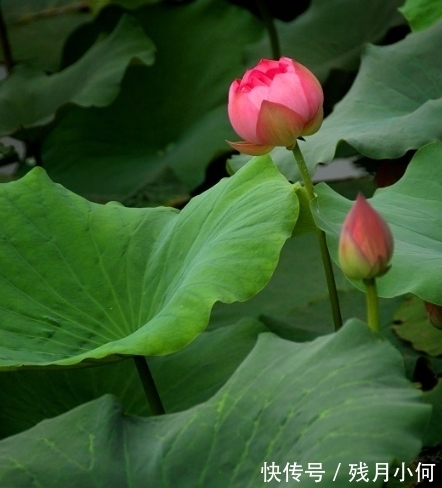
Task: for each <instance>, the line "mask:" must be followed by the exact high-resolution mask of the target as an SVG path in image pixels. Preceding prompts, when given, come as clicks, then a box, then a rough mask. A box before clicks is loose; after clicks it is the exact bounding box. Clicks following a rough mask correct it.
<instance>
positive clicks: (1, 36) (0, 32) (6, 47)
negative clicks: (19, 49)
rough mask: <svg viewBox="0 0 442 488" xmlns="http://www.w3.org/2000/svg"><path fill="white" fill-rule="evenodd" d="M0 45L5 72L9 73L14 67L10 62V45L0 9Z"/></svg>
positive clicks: (11, 61)
mask: <svg viewBox="0 0 442 488" xmlns="http://www.w3.org/2000/svg"><path fill="white" fill-rule="evenodd" d="M0 44H1V46H2V51H3V57H4V61H5V66H6V70H7V72H8V73H9V72H10V71H11V69H12V66H13V65H14V62H13V60H12V51H11V45H10V44H9V39H8V32H7V30H6V23H5V19H4V18H3V12H2V9H1V7H0Z"/></svg>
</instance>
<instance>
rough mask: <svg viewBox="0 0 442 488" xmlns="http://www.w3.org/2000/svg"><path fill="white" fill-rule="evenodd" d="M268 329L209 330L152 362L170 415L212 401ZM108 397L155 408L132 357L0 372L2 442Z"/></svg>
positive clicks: (246, 324) (252, 324) (144, 409)
mask: <svg viewBox="0 0 442 488" xmlns="http://www.w3.org/2000/svg"><path fill="white" fill-rule="evenodd" d="M261 332H268V329H267V328H266V327H265V326H264V325H263V324H262V323H260V322H259V321H257V320H254V319H245V320H241V321H240V322H238V323H236V324H232V325H229V326H226V327H220V328H218V329H217V330H214V331H204V332H203V333H202V334H200V335H199V336H198V337H197V338H196V339H195V340H194V341H193V342H191V343H190V344H189V345H188V346H186V347H184V348H183V349H181V350H179V351H177V352H175V353H173V354H167V355H165V356H155V357H149V358H147V360H148V363H149V367H150V370H151V372H152V375H153V377H154V379H155V384H156V386H157V389H158V391H159V394H160V397H161V400H162V402H163V405H164V408H165V410H166V412H168V413H170V412H176V411H179V410H184V409H186V408H190V407H192V406H194V405H196V404H198V403H201V402H203V401H207V400H209V398H210V397H211V396H213V395H214V394H215V393H216V392H217V391H218V390H219V389H220V388H221V386H223V385H224V383H225V382H226V381H227V380H228V379H229V378H230V376H231V375H232V374H233V373H234V371H235V370H236V368H237V367H238V366H239V365H240V364H241V362H242V361H243V360H244V358H245V357H246V356H247V355H248V354H249V352H250V351H251V350H252V349H253V347H254V345H255V343H256V339H257V337H258V334H260V333H261ZM105 393H112V394H114V395H116V396H117V397H119V399H120V401H121V403H122V406H123V408H124V410H125V411H126V412H128V413H132V414H137V415H148V414H149V412H150V410H149V405H148V403H147V402H146V396H145V393H144V390H143V388H142V385H141V382H140V379H139V376H138V373H137V369H136V367H135V363H134V362H133V361H132V360H130V359H128V360H125V361H118V362H116V363H108V364H105V365H100V366H94V367H91V368H61V369H54V370H48V369H43V368H40V369H38V370H19V371H8V372H2V373H1V374H0V438H4V437H7V436H10V435H13V434H17V433H19V432H22V431H24V430H26V429H29V428H31V427H33V426H34V425H35V424H37V423H38V422H40V421H42V420H44V419H45V418H50V417H55V416H56V415H61V414H62V413H65V412H67V411H68V410H70V409H72V408H74V407H77V406H79V405H81V404H82V403H85V402H88V401H91V400H94V399H96V398H98V397H100V396H102V395H104V394H105Z"/></svg>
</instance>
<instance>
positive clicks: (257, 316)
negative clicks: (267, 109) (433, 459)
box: [0, 0, 442, 488]
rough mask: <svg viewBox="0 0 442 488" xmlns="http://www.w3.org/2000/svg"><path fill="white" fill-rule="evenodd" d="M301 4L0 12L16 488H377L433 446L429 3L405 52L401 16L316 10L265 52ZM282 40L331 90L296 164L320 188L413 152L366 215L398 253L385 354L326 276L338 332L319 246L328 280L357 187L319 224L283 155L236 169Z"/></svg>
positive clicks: (3, 392)
mask: <svg viewBox="0 0 442 488" xmlns="http://www.w3.org/2000/svg"><path fill="white" fill-rule="evenodd" d="M234 3H235V4H234ZM288 3H290V2H283V1H277V2H271V0H263V1H262V2H260V5H261V6H260V9H259V15H256V14H257V8H258V7H256V5H255V3H253V6H251V2H245V1H241V0H232V2H230V1H228V0H193V1H192V0H190V1H179V0H170V1H169V0H168V1H157V0H84V1H75V0H35V1H32V2H31V1H28V0H0V8H1V12H0V13H1V14H2V19H3V20H4V22H5V25H6V36H3V37H0V43H2V47H3V49H4V50H6V49H5V48H7V47H8V44H9V47H10V50H11V55H12V61H13V63H12V64H13V65H14V66H13V67H12V69H10V70H9V68H10V67H9V66H7V67H6V68H8V69H6V73H5V77H6V79H5V80H3V81H1V82H0V113H1V117H0V135H14V136H15V137H17V138H18V139H19V140H21V141H22V142H23V143H24V146H25V147H24V151H23V153H24V154H23V155H22V154H21V153H20V154H18V153H15V152H14V150H13V149H11V148H8V147H6V146H7V145H8V144H9V143H10V142H9V140H5V141H0V166H6V165H9V163H10V162H12V161H18V162H19V164H18V167H17V168H16V169H14V168H12V169H11V168H10V167H9V166H8V169H9V172H5V173H4V174H3V173H1V174H0V181H7V180H12V182H9V183H5V184H3V183H2V184H0V437H1V439H2V440H1V441H0V486H1V487H5V488H13V487H14V488H15V487H26V488H31V487H33V486H36V487H37V486H38V487H42V486H45V487H51V486H54V487H55V486H56V487H66V488H69V487H77V486H96V487H101V486H102V487H105V486H106V487H112V486H115V487H118V488H119V487H122V486H146V483H147V484H148V485H149V486H150V485H151V486H155V487H156V486H158V487H160V486H161V487H165V488H167V487H169V486H174V487H175V486H178V485H179V486H180V488H181V487H183V488H195V487H199V486H200V487H209V488H210V487H220V488H221V487H223V488H224V487H232V488H244V487H247V486H250V487H252V486H253V487H258V486H267V485H269V486H276V485H278V486H279V485H280V483H278V482H276V481H275V480H273V481H271V482H269V483H267V482H265V478H264V473H263V472H262V471H261V468H262V467H263V466H264V463H267V466H269V465H271V463H272V462H274V463H276V464H277V465H279V467H280V469H281V475H280V476H279V477H280V478H281V479H282V481H281V483H282V484H284V483H285V473H284V471H283V469H284V467H285V466H286V464H287V463H290V464H291V465H293V463H295V462H296V463H299V464H301V465H302V467H303V469H304V470H306V469H308V465H309V463H321V464H322V468H323V469H324V471H325V473H324V474H323V479H322V481H321V486H322V485H324V486H333V485H336V486H340V487H341V486H350V485H351V486H353V485H354V484H355V483H357V481H356V480H353V482H352V481H350V479H351V476H350V464H351V463H353V464H356V465H361V464H362V463H366V464H367V467H368V469H369V478H370V484H371V485H373V486H379V487H380V486H383V477H382V476H381V477H379V478H378V479H377V480H376V481H373V479H374V476H375V466H376V465H377V464H379V463H388V464H389V467H390V474H392V473H394V470H395V467H396V465H401V463H404V465H407V466H416V464H417V462H418V461H420V460H423V462H428V458H425V457H423V456H422V453H421V455H420V454H419V451H420V449H421V448H422V447H423V446H437V445H438V444H440V442H441V440H442V435H441V418H442V413H441V412H442V401H441V391H442V389H441V387H440V382H439V381H438V379H437V375H440V374H442V360H441V358H442V354H441V352H442V349H441V344H442V342H441V341H440V333H441V331H439V330H436V329H435V328H433V327H431V326H430V325H429V322H428V319H427V318H426V315H425V311H424V308H423V305H422V299H426V300H428V301H430V302H433V303H437V304H441V305H442V274H441V273H440V270H441V267H442V258H441V256H442V235H441V232H440V229H441V225H442V220H441V216H442V188H441V185H442V170H441V167H442V166H441V161H442V143H441V142H438V141H440V140H441V138H442V129H441V124H440V112H441V100H442V91H441V90H442V89H441V86H442V64H441V57H440V53H439V50H440V44H441V40H442V23H441V21H440V20H439V21H438V19H439V18H440V13H441V12H440V6H439V2H433V3H430V2H428V1H424V0H408V1H407V2H406V3H405V5H404V6H403V7H402V9H401V12H402V13H403V14H404V15H405V17H406V19H407V20H408V22H409V23H410V26H411V28H412V30H413V32H412V33H411V34H409V35H407V37H405V38H403V37H404V35H405V34H407V33H408V32H409V27H408V25H407V24H406V23H405V21H404V17H403V15H402V14H401V13H400V12H399V9H398V7H400V6H401V5H402V4H403V3H404V2H403V1H402V0H372V1H370V2H366V1H365V0H336V1H333V2H330V1H328V0H311V1H308V0H305V1H304V2H299V5H297V8H298V11H303V13H302V14H300V15H299V16H298V17H297V18H294V19H293V20H290V21H289V22H284V23H283V22H280V21H275V23H274V24H273V26H274V28H275V30H274V31H272V21H273V19H271V17H270V14H269V12H276V11H278V12H279V13H278V16H279V18H285V17H287V16H284V15H282V13H281V10H282V9H283V8H285V7H287V8H288V7H291V6H290V5H288ZM239 4H241V5H247V7H241V6H238V5H239ZM304 7H305V10H303V9H304ZM249 8H250V11H249V10H248V9H249ZM275 15H276V14H275ZM291 18H293V16H292V17H291ZM267 30H268V32H267ZM2 33H3V32H2ZM269 33H270V34H271V35H272V36H273V40H274V41H275V36H276V37H278V38H279V41H280V45H281V47H282V50H281V51H282V55H285V56H292V57H294V58H296V60H297V61H300V62H301V63H303V64H305V65H306V66H308V67H309V68H311V69H312V70H313V71H314V72H315V73H316V75H317V76H318V77H319V78H320V80H321V82H322V83H323V88H324V93H325V104H324V109H325V113H326V114H327V117H326V119H325V121H324V123H323V127H322V128H321V129H320V130H319V131H318V132H317V133H316V134H314V135H313V136H308V137H307V136H306V138H305V139H306V140H305V141H301V140H300V141H299V142H298V143H299V147H300V148H301V150H302V152H303V153H304V155H305V157H306V164H307V168H308V170H309V171H310V172H311V173H313V172H314V169H315V167H316V165H317V164H318V162H326V163H329V162H331V161H332V160H333V158H334V157H335V156H336V155H338V156H348V155H356V156H361V155H362V156H365V157H369V158H374V159H382V160H383V161H382V166H381V167H384V168H385V167H388V165H389V164H390V161H388V159H389V158H390V159H391V158H396V157H400V156H402V155H404V154H406V153H407V152H409V151H410V150H417V153H416V154H415V155H414V157H413V159H412V161H411V163H410V165H409V167H408V169H407V171H406V173H405V175H404V176H403V177H402V178H401V179H400V180H399V181H398V182H397V183H396V184H394V185H393V186H390V187H388V188H384V189H379V190H377V191H376V192H375V194H374V196H373V198H372V199H371V202H372V203H373V205H374V207H375V208H377V209H378V210H379V211H380V212H381V213H382V214H383V215H384V217H385V218H386V220H388V222H389V223H390V225H391V227H392V230H393V234H394V237H395V244H396V250H395V254H394V257H393V263H392V264H393V267H392V269H391V271H390V272H389V273H388V274H387V275H385V276H384V277H382V278H381V279H379V280H378V283H377V284H378V289H379V292H380V294H381V295H382V296H383V297H384V298H383V299H381V300H380V322H381V332H380V333H374V332H372V331H370V330H369V329H368V328H367V326H366V325H365V324H364V323H362V322H361V321H360V320H359V319H364V318H365V317H366V305H365V297H364V293H362V292H361V290H360V289H358V288H362V287H361V284H360V283H353V282H350V281H349V280H347V279H346V278H345V277H344V276H343V275H342V273H341V272H340V270H339V267H338V266H336V265H334V271H335V279H336V285H337V291H338V296H339V301H340V305H341V311H342V316H343V319H344V322H345V325H344V327H343V328H342V329H341V330H339V331H338V332H336V333H335V332H334V323H333V322H334V321H333V319H332V315H331V309H330V296H329V290H328V287H327V284H326V281H325V278H324V269H323V266H322V262H321V255H320V250H319V246H318V242H317V231H318V229H317V225H318V226H319V227H321V228H322V229H324V230H325V231H326V233H327V234H328V245H329V248H330V250H331V253H332V255H333V257H334V258H335V259H336V254H337V253H336V249H337V241H338V237H339V232H340V227H341V224H342V221H343V219H344V217H345V215H346V213H347V211H348V210H349V208H350V205H351V202H350V201H349V200H347V198H354V196H355V195H356V193H357V191H358V189H360V188H361V182H358V181H343V182H339V183H338V184H337V185H336V186H333V188H336V189H337V191H339V192H340V193H341V194H342V196H341V195H340V194H338V193H337V192H336V191H333V190H332V189H331V188H330V187H328V186H327V185H326V184H325V183H321V184H319V185H317V186H316V187H315V188H314V191H315V192H316V194H317V198H315V199H314V200H313V202H312V203H310V197H309V194H308V193H307V192H306V188H305V187H304V186H303V185H302V183H301V182H300V180H301V174H300V171H299V169H298V167H297V166H296V164H294V160H293V154H292V152H291V151H287V150H286V148H282V147H279V148H275V149H274V150H273V151H272V152H271V153H270V155H267V156H263V157H259V158H252V159H251V158H250V157H248V156H241V155H240V156H238V155H234V154H232V150H231V149H230V147H229V146H228V144H227V143H226V140H236V139H238V137H237V136H236V135H235V133H234V131H233V130H232V128H231V127H230V124H229V121H228V116H227V110H226V102H227V97H228V90H229V85H230V83H231V82H232V80H233V79H234V78H236V77H240V76H242V75H243V73H244V71H245V69H247V68H249V67H251V66H252V63H253V62H255V61H256V60H257V59H259V58H263V57H266V56H269V55H270V42H269ZM370 43H371V44H370ZM1 52H2V49H0V53H1ZM274 55H275V56H276V54H275V53H274ZM354 77H355V78H354ZM353 80H354V83H353V86H351V88H350V85H351V83H352V82H353ZM336 102H338V103H336ZM328 114H330V115H328ZM18 152H20V151H18ZM407 156H408V154H407ZM410 156H411V154H410ZM227 160H228V169H229V172H230V173H231V174H233V176H230V177H229V178H224V176H225V175H226V172H225V165H226V161H227ZM34 163H36V164H37V165H38V166H42V168H41V167H37V168H34V169H32V170H31V169H30V167H31V166H32V165H33V164H34ZM364 164H367V168H368V169H370V171H371V170H372V166H373V167H375V166H376V165H374V164H371V163H370V162H367V160H365V162H364ZM391 164H393V162H391ZM331 168H333V164H332V166H331ZM287 180H289V181H290V182H292V183H293V184H292V183H289V182H288V181H287ZM368 180H369V178H365V179H364V184H367V181H368ZM376 181H380V179H379V178H376V179H375V180H374V181H372V182H370V181H369V182H368V186H365V187H364V188H365V189H366V188H368V194H369V195H371V194H372V188H373V187H374V186H375V183H376ZM161 204H167V205H168V207H161V206H158V205H161ZM133 207H141V208H133ZM173 207H178V208H180V209H181V210H178V208H173ZM409 292H411V293H413V294H414V295H416V296H415V297H413V298H410V297H409V296H406V297H405V300H404V294H406V293H407V294H408V293H409ZM355 317H357V318H355ZM134 356H138V358H136V359H137V363H138V364H139V361H140V360H141V359H142V358H140V356H145V357H146V362H147V364H148V366H149V368H150V372H151V373H152V377H153V382H154V383H155V385H156V389H157V390H158V392H159V395H160V398H161V400H162V403H163V404H164V407H165V411H166V414H165V415H162V416H156V417H153V416H152V412H155V411H156V409H154V408H152V410H151V408H150V406H149V405H148V402H147V401H146V390H149V388H151V389H153V388H154V385H153V382H152V381H150V380H149V378H148V375H146V374H142V373H141V374H140V373H139V372H138V371H137V368H136V363H135V361H134ZM425 459H427V460H426V461H425ZM338 465H339V466H340V471H339V474H338V475H337V479H336V480H335V481H333V477H334V475H335V472H336V469H337V468H338ZM413 469H414V468H413ZM415 478H416V476H415ZM301 480H302V486H319V483H316V480H315V478H314V477H309V476H308V473H305V472H304V473H303V474H302V478H301ZM290 481H292V484H297V483H296V482H295V481H294V480H290ZM437 481H439V480H437V479H435V480H434V482H435V483H437ZM412 483H414V482H413V481H412V480H411V479H409V480H407V486H408V485H410V486H411V484H412ZM388 486H389V487H391V488H392V487H393V486H398V481H397V480H396V479H392V478H391V476H390V480H389V482H388Z"/></svg>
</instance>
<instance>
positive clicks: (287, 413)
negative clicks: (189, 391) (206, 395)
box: [0, 320, 431, 488]
mask: <svg viewBox="0 0 442 488" xmlns="http://www.w3.org/2000/svg"><path fill="white" fill-rule="evenodd" d="M430 413H431V407H430V406H429V405H427V404H424V403H423V401H422V394H421V393H420V392H419V390H417V389H416V388H414V387H413V386H412V385H411V384H410V383H409V382H408V381H407V380H406V379H405V377H404V370H403V363H402V358H401V356H400V355H399V353H398V352H397V351H396V350H395V349H394V348H393V347H392V346H391V345H390V344H389V343H388V341H386V340H385V339H383V338H382V336H381V335H380V334H375V333H372V332H371V331H370V330H369V329H368V327H367V326H366V325H365V324H363V323H361V322H359V321H357V320H353V321H351V322H349V323H347V324H346V325H345V326H344V327H343V328H342V329H341V330H340V331H339V332H338V333H337V334H332V335H328V336H325V337H321V338H319V339H316V340H315V341H313V342H310V343H302V344H296V343H293V342H290V341H285V340H283V339H280V338H279V337H277V336H274V335H273V334H262V335H261V336H260V337H259V340H258V343H257V345H256V346H255V348H254V349H253V350H252V352H251V353H250V354H249V356H248V357H247V358H246V359H245V361H244V362H243V363H242V364H241V365H240V367H239V368H238V369H237V370H236V372H235V373H234V374H233V376H232V377H231V378H230V379H229V381H228V382H227V383H226V384H225V385H224V386H223V387H222V388H221V389H220V390H219V391H218V393H217V394H215V395H214V396H213V397H212V398H211V399H210V400H208V401H206V402H204V403H202V404H200V405H197V406H196V407H193V408H191V409H189V410H185V411H183V412H178V413H175V414H172V415H164V416H161V417H150V418H147V419H142V418H139V417H133V416H128V415H127V414H125V413H124V412H122V409H121V406H120V405H119V403H118V402H117V401H116V400H115V399H114V398H112V397H110V396H105V397H102V398H101V399H99V400H96V401H94V402H91V403H89V404H86V405H83V406H81V407H78V408H76V409H75V410H72V411H71V412H68V413H67V414H64V415H62V416H60V417H57V418H55V419H52V420H46V421H44V422H42V423H40V424H38V425H37V426H36V427H34V428H32V429H30V430H28V431H26V432H24V433H22V434H19V435H16V436H13V437H10V438H8V439H5V440H3V441H2V442H0V484H2V485H3V486H26V487H27V488H32V487H37V486H39V487H40V486H45V487H47V488H50V487H59V486H63V487H65V488H71V487H72V488H74V487H77V486H79V485H81V486H100V487H101V486H103V487H104V486H106V487H121V486H127V485H128V484H132V485H133V486H143V484H145V483H146V480H149V484H151V485H152V486H161V487H163V488H168V487H175V486H177V480H179V486H180V487H183V488H197V487H201V488H202V487H204V488H226V487H247V486H249V487H252V486H253V487H256V486H265V481H264V480H265V477H264V474H265V473H264V472H263V471H265V466H266V465H267V466H268V467H269V466H270V465H271V463H275V465H276V466H278V467H279V469H280V475H278V476H277V478H278V479H279V480H280V483H286V474H287V481H288V482H291V483H292V484H293V483H295V481H294V480H293V479H292V478H291V474H290V472H288V471H287V470H286V471H285V472H284V468H285V467H286V466H287V464H289V465H290V466H292V465H293V463H295V462H296V463H297V464H298V467H299V468H301V469H302V470H303V471H302V474H301V479H300V481H301V483H302V486H305V487H313V486H318V484H320V483H318V482H317V479H318V478H316V477H314V476H311V475H309V474H308V467H309V463H321V468H322V469H323V471H324V473H322V479H321V483H322V484H323V485H324V486H333V485H334V483H336V486H339V487H347V486H349V487H350V486H354V481H353V482H351V481H350V475H349V470H350V464H355V465H356V466H359V465H360V463H365V464H366V465H367V470H368V478H369V480H370V486H374V487H379V488H380V487H381V486H383V483H384V480H385V476H383V475H381V476H378V477H377V479H376V480H374V478H375V470H376V466H378V465H379V463H385V464H388V465H390V466H391V467H393V466H394V463H395V462H399V463H400V462H405V463H407V462H409V461H411V459H412V458H413V457H414V456H415V455H416V454H417V453H418V451H419V449H420V447H421V434H422V431H423V430H424V429H425V427H426V425H427V423H428V421H429V418H430ZM361 431H363V432H364V437H363V441H361V437H360V436H359V435H357V434H358V433H359V432H361ZM67 436H69V442H66V439H67ZM220 466H222V469H220ZM267 474H268V473H267ZM269 478H270V475H269V476H268V477H267V479H269ZM333 479H334V482H333ZM268 486H279V482H277V481H276V479H274V480H273V482H269V483H268Z"/></svg>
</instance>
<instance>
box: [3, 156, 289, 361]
mask: <svg viewBox="0 0 442 488" xmlns="http://www.w3.org/2000/svg"><path fill="white" fill-rule="evenodd" d="M1 190H2V192H1V201H2V204H1V206H0V207H1V211H2V212H3V217H2V218H1V220H2V221H3V222H4V224H3V229H2V230H3V239H2V242H1V248H2V249H1V252H0V256H1V258H0V259H1V263H0V267H1V268H2V269H6V267H7V269H8V270H9V272H8V276H9V277H8V278H7V279H5V278H4V279H3V281H2V282H1V283H0V285H1V287H2V289H1V293H0V296H1V297H2V298H0V306H1V307H2V309H3V317H4V320H5V326H4V330H5V332H6V337H5V338H4V340H3V342H2V345H1V349H0V350H1V357H0V366H1V367H3V368H18V367H21V366H25V365H27V366H45V365H72V364H78V363H80V362H81V361H84V360H86V359H101V358H105V357H107V356H112V355H121V354H129V355H133V354H137V355H156V354H167V353H170V352H173V351H175V350H177V349H180V348H182V347H184V346H185V345H186V344H188V343H189V342H190V341H191V340H192V339H194V338H195V337H196V336H197V335H198V334H199V333H200V332H201V331H202V330H203V329H204V328H205V326H206V325H207V322H208V320H209V315H210V310H211V308H212V306H213V304H214V303H215V302H216V301H222V302H227V303H230V302H233V301H236V300H246V299H248V298H250V297H251V296H252V295H254V294H255V293H257V292H258V291H259V290H260V289H261V288H262V287H263V286H264V285H265V284H266V282H267V281H268V280H269V278H270V276H271V274H272V273H273V270H274V268H275V266H276V264H277V261H278V255H279V252H280V249H281V247H282V244H283V243H284V241H285V240H286V239H287V237H289V236H290V234H291V232H292V230H293V226H294V223H295V221H296V216H297V211H298V204H297V198H296V195H295V192H294V191H293V189H292V187H291V185H290V184H289V183H287V181H286V180H285V178H284V177H283V176H282V175H280V173H279V172H278V171H277V169H276V168H275V166H274V165H273V164H272V163H271V161H270V159H269V158H268V157H261V158H256V159H255V160H254V161H252V162H251V164H249V165H248V166H246V167H244V168H243V171H241V172H238V173H237V174H236V175H235V176H234V177H232V178H230V179H225V180H223V181H221V182H220V183H219V184H218V185H216V186H215V187H214V188H212V189H210V190H208V191H207V192H206V193H204V194H202V195H200V196H198V197H196V198H194V199H193V200H192V201H191V202H190V203H189V205H188V206H187V207H186V208H185V209H184V210H183V211H182V212H181V213H178V211H176V210H174V209H167V208H157V209H138V210H135V209H127V208H124V207H122V206H121V205H116V204H109V205H106V206H102V205H98V204H92V203H90V202H88V201H86V200H84V199H83V198H81V197H79V196H77V195H75V194H73V193H70V192H69V191H67V190H65V189H64V188H62V187H61V186H59V185H54V184H53V183H52V182H51V181H50V180H49V179H48V178H47V176H46V174H45V173H44V172H43V171H42V170H41V169H40V168H36V169H34V170H33V171H32V172H31V173H30V174H29V175H27V176H26V177H25V178H22V179H21V180H19V181H17V182H15V183H10V184H9V185H5V186H3V187H2V188H1ZM48 208H51V209H52V211H51V212H50V213H49V214H48V213H47V209H48ZM275 208H276V209H278V211H277V212H275V210H274V209H275ZM31 242H32V243H33V245H32V246H31V245H30V243H31ZM72 243H75V246H73V245H72ZM239 263H240V266H239Z"/></svg>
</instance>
